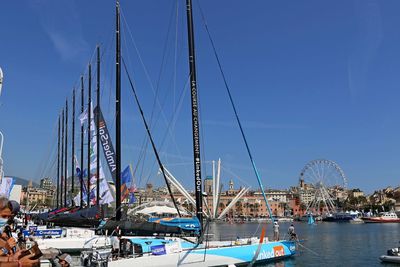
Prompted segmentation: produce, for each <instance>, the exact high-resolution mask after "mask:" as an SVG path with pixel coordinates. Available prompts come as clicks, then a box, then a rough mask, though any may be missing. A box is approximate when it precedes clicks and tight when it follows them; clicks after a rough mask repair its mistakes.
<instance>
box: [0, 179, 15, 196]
mask: <svg viewBox="0 0 400 267" xmlns="http://www.w3.org/2000/svg"><path fill="white" fill-rule="evenodd" d="M13 186H14V178H12V177H3V179H1V184H0V195H3V196H5V197H7V198H9V197H10V193H11V190H12V188H13Z"/></svg>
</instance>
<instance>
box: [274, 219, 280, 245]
mask: <svg viewBox="0 0 400 267" xmlns="http://www.w3.org/2000/svg"><path fill="white" fill-rule="evenodd" d="M278 240H279V224H278V222H277V221H275V222H274V241H278Z"/></svg>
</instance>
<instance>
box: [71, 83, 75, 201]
mask: <svg viewBox="0 0 400 267" xmlns="http://www.w3.org/2000/svg"><path fill="white" fill-rule="evenodd" d="M71 120H72V148H71V159H72V160H71V199H73V197H74V187H75V87H74V90H73V91H72V118H71ZM71 203H72V202H71ZM75 204H76V203H75Z"/></svg>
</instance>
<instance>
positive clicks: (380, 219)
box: [362, 212, 400, 223]
mask: <svg viewBox="0 0 400 267" xmlns="http://www.w3.org/2000/svg"><path fill="white" fill-rule="evenodd" d="M362 219H363V220H364V222H366V223H400V218H399V217H397V214H396V213H394V212H382V213H380V214H379V216H376V217H362Z"/></svg>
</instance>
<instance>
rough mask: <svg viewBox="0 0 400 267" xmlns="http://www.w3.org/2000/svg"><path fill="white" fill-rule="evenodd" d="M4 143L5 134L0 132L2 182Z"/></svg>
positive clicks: (1, 173) (0, 178) (1, 176)
mask: <svg viewBox="0 0 400 267" xmlns="http://www.w3.org/2000/svg"><path fill="white" fill-rule="evenodd" d="M3 141H4V136H3V133H2V132H1V131H0V181H1V180H2V179H3V174H4V171H3V158H2V153H3Z"/></svg>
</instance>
